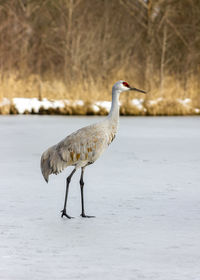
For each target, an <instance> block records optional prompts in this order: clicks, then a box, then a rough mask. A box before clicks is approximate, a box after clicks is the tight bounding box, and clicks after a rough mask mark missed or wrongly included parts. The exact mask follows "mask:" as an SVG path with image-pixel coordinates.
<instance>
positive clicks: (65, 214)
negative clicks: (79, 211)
mask: <svg viewBox="0 0 200 280" xmlns="http://www.w3.org/2000/svg"><path fill="white" fill-rule="evenodd" d="M60 212H61V213H62V214H61V217H62V218H63V216H65V217H67V218H68V219H72V218H74V217H71V216H69V215H68V214H67V213H66V210H65V209H63V210H62V211H60Z"/></svg>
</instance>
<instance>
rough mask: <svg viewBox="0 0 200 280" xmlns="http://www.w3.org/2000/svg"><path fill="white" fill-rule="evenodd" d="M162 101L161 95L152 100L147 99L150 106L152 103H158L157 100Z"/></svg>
mask: <svg viewBox="0 0 200 280" xmlns="http://www.w3.org/2000/svg"><path fill="white" fill-rule="evenodd" d="M161 101H163V98H162V97H158V98H156V99H154V100H149V101H148V103H149V105H150V106H153V105H156V104H158V103H159V102H161Z"/></svg>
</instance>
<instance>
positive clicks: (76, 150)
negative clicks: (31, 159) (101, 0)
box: [41, 81, 144, 219]
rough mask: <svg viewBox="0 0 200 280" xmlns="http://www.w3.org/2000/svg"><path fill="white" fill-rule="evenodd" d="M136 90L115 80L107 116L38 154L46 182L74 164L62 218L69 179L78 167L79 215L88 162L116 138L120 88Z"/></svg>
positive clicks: (93, 160) (64, 212)
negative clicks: (79, 172)
mask: <svg viewBox="0 0 200 280" xmlns="http://www.w3.org/2000/svg"><path fill="white" fill-rule="evenodd" d="M129 90H136V91H140V92H144V91H141V90H138V89H136V88H131V87H130V86H129V84H128V83H126V82H124V81H118V82H117V83H115V84H114V86H113V88H112V106H111V109H110V113H109V115H108V117H106V118H105V119H104V120H103V121H101V122H99V123H96V124H93V125H89V126H86V127H83V128H81V129H79V130H77V131H76V132H74V133H72V134H70V135H69V136H67V137H66V138H64V139H63V140H62V141H60V142H59V143H58V144H56V145H54V146H52V147H50V148H48V149H47V150H46V151H45V152H44V153H43V154H42V157H41V171H42V174H43V177H44V179H45V180H46V182H48V180H49V175H50V174H58V173H60V172H62V171H63V170H64V169H65V168H66V167H68V166H74V167H75V168H74V170H73V171H72V172H71V174H70V175H69V176H68V177H67V182H66V194H65V202H64V208H63V210H62V211H61V212H62V217H63V216H66V217H67V218H69V219H70V218H71V217H70V216H69V215H68V214H67V212H66V205H67V197H68V189H69V184H70V181H71V178H72V176H73V174H74V173H75V171H76V170H77V169H78V168H81V170H82V171H81V178H80V187H81V205H82V213H81V216H82V217H87V218H90V217H93V216H87V215H85V211H84V198H83V186H84V182H83V174H84V169H85V167H86V166H87V165H89V164H92V163H94V162H95V161H96V160H97V159H98V158H99V157H100V155H101V154H102V153H103V152H104V151H105V149H106V148H107V147H108V146H109V145H110V143H111V142H112V141H113V139H114V138H115V135H116V133H117V127H118V120H119V95H120V93H121V92H123V91H129Z"/></svg>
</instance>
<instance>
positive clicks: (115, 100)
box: [108, 91, 120, 124]
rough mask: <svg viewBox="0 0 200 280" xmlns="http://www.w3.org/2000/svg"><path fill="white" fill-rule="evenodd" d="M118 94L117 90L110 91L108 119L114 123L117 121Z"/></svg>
mask: <svg viewBox="0 0 200 280" xmlns="http://www.w3.org/2000/svg"><path fill="white" fill-rule="evenodd" d="M119 95H120V92H119V91H112V105H111V109H110V113H109V115H108V120H110V121H111V122H113V123H116V124H117V123H118V121H119Z"/></svg>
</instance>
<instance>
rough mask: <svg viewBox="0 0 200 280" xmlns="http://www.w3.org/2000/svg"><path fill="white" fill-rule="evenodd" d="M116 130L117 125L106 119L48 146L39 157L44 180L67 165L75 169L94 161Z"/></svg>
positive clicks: (112, 137)
mask: <svg viewBox="0 0 200 280" xmlns="http://www.w3.org/2000/svg"><path fill="white" fill-rule="evenodd" d="M116 132H117V125H111V124H110V121H109V120H107V121H106V122H99V123H97V124H93V125H89V126H86V127H84V128H81V129H79V130H77V131H76V132H74V133H72V134H70V135H69V136H67V137H66V138H65V139H63V140H62V141H60V142H59V143H58V144H57V145H54V146H52V147H50V148H49V149H48V150H46V151H45V152H44V153H43V155H42V158H41V169H42V174H43V176H44V178H45V180H46V181H47V182H48V177H49V175H50V174H52V173H53V174H58V173H60V172H61V171H63V170H64V169H65V168H66V167H67V166H75V167H76V169H77V168H80V167H84V166H87V165H89V164H91V163H94V162H95V161H96V160H97V159H98V158H99V156H100V155H101V154H102V153H103V152H104V150H105V149H106V148H107V147H108V145H109V144H110V143H111V142H112V140H113V139H114V137H115V134H116Z"/></svg>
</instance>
